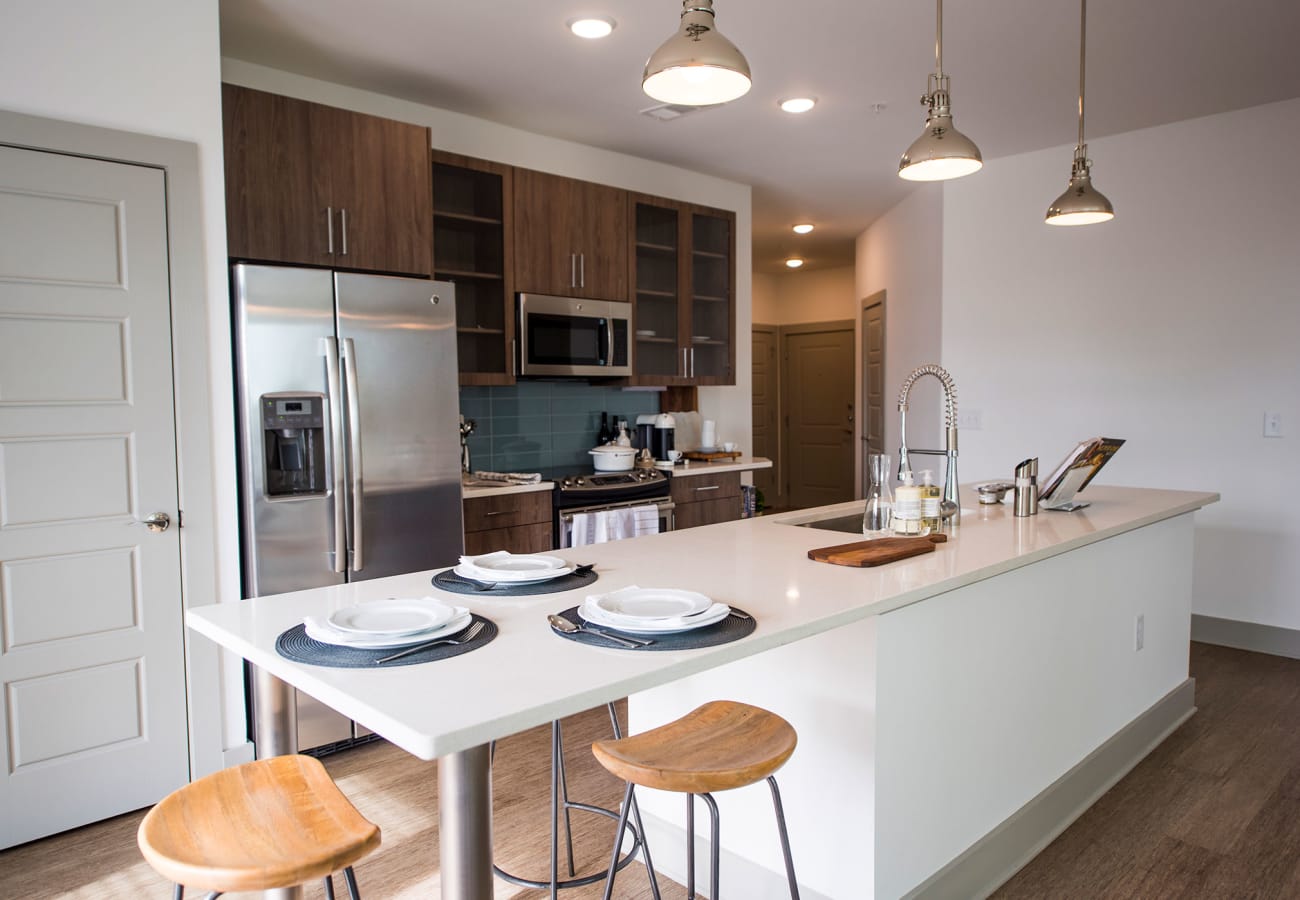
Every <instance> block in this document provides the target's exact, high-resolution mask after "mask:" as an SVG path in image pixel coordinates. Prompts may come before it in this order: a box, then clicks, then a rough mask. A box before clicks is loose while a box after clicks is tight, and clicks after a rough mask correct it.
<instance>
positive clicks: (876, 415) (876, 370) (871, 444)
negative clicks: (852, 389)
mask: <svg viewBox="0 0 1300 900" xmlns="http://www.w3.org/2000/svg"><path fill="white" fill-rule="evenodd" d="M874 296H879V298H880V299H879V300H877V301H875V302H872V300H873V297H874ZM873 297H868V298H867V303H868V304H869V305H868V306H867V307H866V308H865V309H864V310H863V311H862V405H863V408H864V410H865V415H864V417H863V420H862V441H861V443H862V490H863V492H864V493H865V492H866V490H867V488H868V487H869V486H870V484H871V472H870V470H869V468H868V467H867V455H868V454H871V453H884V452H886V451H885V300H884V297H885V294H884V291H881V292H880V293H879V294H878V295H873Z"/></svg>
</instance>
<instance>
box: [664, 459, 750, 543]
mask: <svg viewBox="0 0 1300 900" xmlns="http://www.w3.org/2000/svg"><path fill="white" fill-rule="evenodd" d="M671 487H672V497H673V504H674V505H675V506H676V509H675V510H673V518H674V520H675V523H676V528H677V529H678V530H679V531H680V530H681V529H683V528H695V527H697V526H699V525H716V524H717V523H719V522H734V521H735V520H737V519H739V518H740V517H741V515H740V513H741V499H740V473H739V472H718V473H715V474H705V475H686V476H677V475H674V476H673V479H672V486H671Z"/></svg>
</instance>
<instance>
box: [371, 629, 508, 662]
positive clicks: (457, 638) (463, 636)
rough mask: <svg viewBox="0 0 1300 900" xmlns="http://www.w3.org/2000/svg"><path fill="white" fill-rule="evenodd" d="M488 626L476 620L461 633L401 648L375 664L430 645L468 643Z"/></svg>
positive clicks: (389, 660) (399, 657)
mask: <svg viewBox="0 0 1300 900" xmlns="http://www.w3.org/2000/svg"><path fill="white" fill-rule="evenodd" d="M486 627H487V624H486V623H484V622H475V623H474V624H473V625H471V626H469V627H468V628H466V629H465V630H464V631H462V632H461V633H460V634H454V635H452V636H451V637H445V638H439V639H438V640H436V641H428V642H427V643H424V644H416V645H415V646H414V647H407V648H406V649H405V650H401V651H399V652H397V653H393V654H390V655H389V656H385V657H383V658H382V659H377V660H375V665H377V666H378V665H381V664H382V663H386V662H392V661H393V660H395V659H401V658H402V657H403V656H410V655H411V654H412V653H419V652H420V651H421V650H428V649H429V648H430V647H440V646H442V645H443V644H465V643H468V642H469V641H472V640H474V638H476V637H478V636H479V635H480V634H482V633H483V629H484V628H486Z"/></svg>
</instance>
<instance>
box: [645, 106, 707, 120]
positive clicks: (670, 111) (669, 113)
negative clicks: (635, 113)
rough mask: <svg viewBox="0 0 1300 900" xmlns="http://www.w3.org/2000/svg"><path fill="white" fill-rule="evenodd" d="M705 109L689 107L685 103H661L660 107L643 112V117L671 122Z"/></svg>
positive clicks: (653, 107) (649, 108) (652, 107)
mask: <svg viewBox="0 0 1300 900" xmlns="http://www.w3.org/2000/svg"><path fill="white" fill-rule="evenodd" d="M704 108H705V107H702V106H687V105H685V104H684V103H660V104H659V105H658V106H651V107H648V108H646V109H643V110H641V115H643V116H649V117H650V118H652V119H658V120H659V121H660V122H671V121H672V120H673V119H680V118H681V117H682V116H684V115H686V114H687V113H693V112H698V111H699V110H701V109H704Z"/></svg>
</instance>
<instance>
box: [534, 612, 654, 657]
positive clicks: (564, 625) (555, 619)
mask: <svg viewBox="0 0 1300 900" xmlns="http://www.w3.org/2000/svg"><path fill="white" fill-rule="evenodd" d="M546 621H548V622H550V623H551V627H552V628H554V629H555V630H557V631H563V632H564V633H565V634H576V633H577V632H579V631H585V632H586V633H587V634H594V635H595V636H596V637H602V638H604V639H605V640H607V641H613V642H614V643H616V644H622V645H623V646H624V647H630V648H631V649H633V650H635V649H637V648H638V647H646V646H649V645H650V644H653V643H654V641H646V640H642V639H640V638H635V639H634V638H626V637H620V636H617V635H613V634H609V633H607V632H604V631H597V630H596V629H594V628H589V627H587V626H586V625H575V624H574V623H572V622H570V621H569V620H568V619H566V618H564V616H557V615H555V614H554V613H552V614H551V615H549V616H547V617H546Z"/></svg>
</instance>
